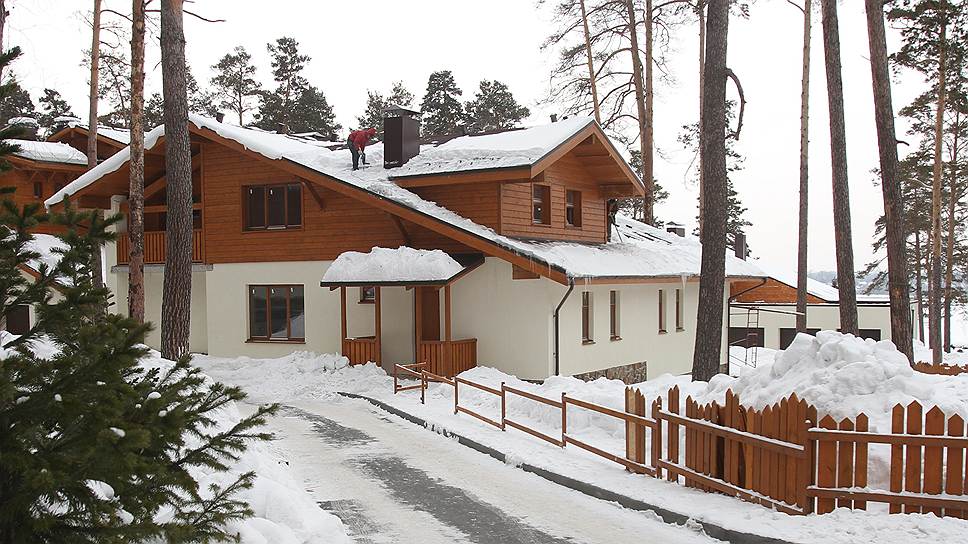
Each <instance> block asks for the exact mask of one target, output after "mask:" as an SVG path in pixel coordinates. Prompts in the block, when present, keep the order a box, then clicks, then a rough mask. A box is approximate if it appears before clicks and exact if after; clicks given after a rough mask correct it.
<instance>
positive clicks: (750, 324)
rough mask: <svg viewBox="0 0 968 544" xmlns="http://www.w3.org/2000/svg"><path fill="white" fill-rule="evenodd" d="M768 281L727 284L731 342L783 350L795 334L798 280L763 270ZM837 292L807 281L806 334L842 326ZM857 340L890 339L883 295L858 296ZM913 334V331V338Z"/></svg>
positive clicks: (887, 305)
mask: <svg viewBox="0 0 968 544" xmlns="http://www.w3.org/2000/svg"><path fill="white" fill-rule="evenodd" d="M766 273H767V275H768V276H769V277H768V278H764V279H762V280H749V281H737V282H733V283H732V284H731V286H730V299H729V301H730V305H729V309H730V312H729V314H730V318H729V335H728V336H729V344H730V345H731V346H744V347H767V348H772V349H785V348H786V347H787V346H789V345H790V343H791V342H792V341H793V338H794V337H795V336H796V317H797V313H796V309H797V308H796V303H797V279H796V276H795V275H793V276H789V275H786V274H782V273H777V272H775V271H771V270H769V269H767V270H766ZM839 300H840V293H839V292H838V291H837V288H836V287H832V286H830V285H827V284H825V283H821V282H819V281H817V280H814V279H811V278H808V279H807V332H808V333H810V334H816V332H817V331H820V330H838V329H839V328H840V305H839ZM857 320H858V324H859V328H860V336H862V337H864V338H872V339H874V340H890V339H891V306H890V299H889V298H888V296H887V295H863V294H860V293H858V294H857ZM916 335H917V331H915V336H916Z"/></svg>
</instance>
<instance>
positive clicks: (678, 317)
mask: <svg viewBox="0 0 968 544" xmlns="http://www.w3.org/2000/svg"><path fill="white" fill-rule="evenodd" d="M684 325H685V324H684V323H683V320H682V289H676V332H682V331H684V330H686V328H685V326H684Z"/></svg>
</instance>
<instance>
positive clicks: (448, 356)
mask: <svg viewBox="0 0 968 544" xmlns="http://www.w3.org/2000/svg"><path fill="white" fill-rule="evenodd" d="M444 341H445V343H444V368H445V369H446V370H445V372H446V373H447V374H448V375H450V376H453V375H454V374H455V373H454V369H453V368H451V360H452V359H453V353H452V351H453V347H454V346H453V344H451V343H450V284H447V285H446V286H445V287H444Z"/></svg>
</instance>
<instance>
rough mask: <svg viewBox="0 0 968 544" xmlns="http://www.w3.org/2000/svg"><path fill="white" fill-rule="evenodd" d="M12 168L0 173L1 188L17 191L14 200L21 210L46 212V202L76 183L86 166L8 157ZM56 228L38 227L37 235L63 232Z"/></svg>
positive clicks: (7, 159) (50, 226) (36, 229)
mask: <svg viewBox="0 0 968 544" xmlns="http://www.w3.org/2000/svg"><path fill="white" fill-rule="evenodd" d="M5 160H6V161H7V162H8V163H10V166H11V168H10V169H9V170H7V171H5V172H0V187H13V188H14V193H13V195H12V197H11V198H12V200H13V201H14V203H16V204H17V206H19V207H23V206H25V205H27V204H37V205H39V206H40V207H41V211H43V210H42V209H43V206H44V200H45V199H47V198H50V197H51V196H53V194H54V193H56V192H57V191H59V190H60V189H61V188H63V187H64V186H65V185H67V184H68V183H70V182H71V181H73V180H74V179H76V178H77V177H78V176H79V175H81V174H82V173H83V172H84V171H85V170H86V169H87V167H86V166H83V165H76V164H67V163H59V162H45V161H37V160H31V159H26V158H23V157H18V156H15V155H11V156H7V157H5ZM60 230H62V229H59V228H58V227H55V226H53V225H46V224H44V225H38V226H37V227H35V228H34V232H39V233H45V234H51V233H55V232H60Z"/></svg>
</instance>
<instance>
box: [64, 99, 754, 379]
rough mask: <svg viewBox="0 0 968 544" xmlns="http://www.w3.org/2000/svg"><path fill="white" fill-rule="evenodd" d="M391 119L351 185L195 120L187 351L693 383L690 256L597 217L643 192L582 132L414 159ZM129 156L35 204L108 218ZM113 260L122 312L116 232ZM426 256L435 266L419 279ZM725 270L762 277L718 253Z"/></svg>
mask: <svg viewBox="0 0 968 544" xmlns="http://www.w3.org/2000/svg"><path fill="white" fill-rule="evenodd" d="M395 115H396V116H397V117H399V118H400V120H398V121H394V122H389V123H388V125H387V126H388V135H387V138H386V141H387V142H388V143H387V144H386V146H384V145H382V144H377V145H373V146H370V147H368V148H367V157H368V159H369V161H370V163H371V164H370V165H369V166H368V167H366V168H364V169H362V170H359V171H352V170H351V168H350V159H349V153H348V151H347V150H338V151H330V150H329V149H327V148H325V147H323V146H322V145H321V144H320V143H319V142H315V141H313V140H309V139H303V138H299V137H295V136H290V135H284V134H276V133H269V132H263V131H259V130H253V129H247V128H241V127H237V126H233V125H228V124H224V123H219V122H216V121H214V120H211V119H208V118H203V117H199V116H194V115H193V116H191V120H190V131H191V138H192V145H191V148H192V166H193V187H194V190H193V202H194V204H193V206H194V210H195V235H194V245H193V259H194V261H195V262H196V265H195V267H194V272H193V282H192V324H191V331H192V332H191V346H192V349H193V350H194V351H199V352H206V353H210V354H213V355H219V356H237V355H249V356H252V357H259V358H267V357H276V356H281V355H284V354H286V353H289V352H291V351H294V350H301V349H305V350H312V351H316V352H342V353H343V354H344V355H347V356H348V357H350V359H351V360H352V361H353V362H354V363H360V362H365V361H374V362H378V363H381V364H383V365H385V366H387V367H389V366H391V365H392V364H393V363H403V362H406V363H409V362H414V361H422V362H428V363H429V364H431V365H432V367H433V368H435V369H438V370H439V371H440V372H442V373H445V374H452V373H455V372H458V371H460V370H461V369H463V368H466V367H468V366H473V365H475V364H480V365H487V366H494V367H497V368H499V369H501V370H504V371H507V372H511V373H514V374H516V375H518V376H521V377H522V378H533V379H540V378H545V377H547V376H550V375H555V374H562V375H581V376H594V375H609V376H614V377H621V378H625V379H628V380H641V379H645V377H646V376H647V375H648V376H653V375H657V374H659V373H663V372H676V373H681V372H686V371H688V370H689V368H690V366H691V363H690V361H691V354H692V346H693V342H694V329H695V327H694V324H695V319H696V316H695V312H696V306H697V296H698V282H697V278H698V271H699V262H700V247H699V244H698V242H696V241H695V240H694V239H690V238H685V237H682V236H679V235H677V234H676V233H670V232H666V231H663V230H661V229H656V228H653V227H649V226H646V225H642V224H640V223H637V222H634V221H631V220H629V219H626V218H623V217H621V216H618V217H616V216H615V214H614V213H610V212H613V210H614V199H616V198H621V197H627V196H632V195H636V194H640V193H641V191H642V185H641V182H640V180H639V179H638V177H637V176H636V175H635V173H634V172H633V171H632V169H631V168H630V167H629V165H628V164H627V163H626V161H625V160H624V159H623V158H622V157H621V155H620V154H619V153H618V152H617V150H616V148H615V146H614V145H613V144H612V142H611V141H610V140H609V138H608V137H607V136H606V135H605V134H604V133H603V132H602V130H601V128H600V127H599V126H598V125H597V124H596V123H595V122H594V120H592V119H588V118H572V119H568V120H563V121H560V122H556V123H552V124H549V125H544V126H538V127H533V128H529V129H522V130H512V131H506V132H501V133H496V134H487V135H468V136H462V137H458V138H454V139H451V140H449V141H447V142H446V143H443V144H441V145H439V146H436V147H434V146H426V145H424V146H419V147H418V146H417V144H416V142H414V141H412V138H413V137H414V136H415V132H414V131H411V130H409V129H408V128H407V127H412V122H413V120H412V119H409V116H410V115H411V114H410V112H405V111H404V112H397V113H396V114H395ZM397 127H399V128H397ZM395 130H399V131H400V133H399V134H396V133H393V131H395ZM146 149H147V154H146V159H145V165H146V166H145V169H146V173H145V180H146V187H145V197H146V206H145V212H146V225H147V226H148V228H147V231H148V232H147V233H146V240H145V244H146V262H147V263H148V264H147V266H146V292H147V300H146V306H147V315H148V316H149V319H151V320H153V321H156V322H158V321H160V308H161V292H162V289H161V287H162V278H163V274H164V270H163V263H164V257H165V254H164V252H165V244H164V240H165V233H164V229H165V214H166V211H165V191H166V178H165V172H164V134H163V127H159V128H157V129H155V130H153V131H151V132H150V133H149V134H148V135H147V136H146ZM127 159H128V152H127V150H126V149H125V150H122V151H121V152H119V153H118V154H116V155H114V156H112V157H110V158H108V159H106V160H105V161H104V162H102V163H101V164H100V165H98V166H97V167H96V168H94V169H93V170H91V171H90V172H87V173H86V174H84V175H83V176H81V177H80V178H78V179H77V180H76V181H75V182H73V183H71V184H70V185H68V186H67V187H65V188H64V190H63V191H61V192H59V193H58V194H56V195H54V196H53V197H52V198H51V199H49V200H48V204H49V205H57V204H58V203H59V202H60V201H61V200H62V198H63V197H64V196H65V195H68V194H70V195H73V197H74V198H81V199H85V202H87V203H96V204H97V205H100V206H101V207H103V208H105V209H113V210H119V211H122V212H124V211H125V209H126V204H125V195H126V193H127V187H128V172H127ZM399 164H402V166H397V165H399ZM384 166H388V168H384ZM389 166H397V167H394V168H389ZM122 230H123V229H122ZM109 253H110V255H109V259H108V261H109V265H110V267H111V274H110V280H109V284H110V285H111V287H112V289H113V290H114V292H115V293H116V300H117V301H118V304H119V305H120V307H123V304H124V303H123V301H124V300H125V298H126V296H127V278H126V272H127V268H126V262H127V253H128V246H127V239H126V236H125V234H124V233H123V232H122V233H121V235H120V237H119V240H118V242H117V244H116V246H115V247H113V248H111V250H110V252H109ZM427 255H431V256H433V258H432V259H430V260H431V261H434V262H436V263H438V264H439V263H440V262H445V263H446V266H445V267H443V268H433V267H427V266H423V265H421V263H423V262H424V259H426V258H427V257H426V256H427ZM408 256H409V257H408ZM444 257H445V258H446V259H444ZM348 260H349V261H354V260H355V262H357V263H358V264H359V263H363V264H362V265H359V266H355V267H354V266H348V267H347V266H346V265H345V263H346V262H347V261H348ZM334 262H336V263H341V262H342V263H344V264H340V265H339V266H335V265H334ZM727 272H728V274H729V276H730V280H729V281H732V280H736V279H749V278H758V277H760V276H761V275H762V274H761V272H760V271H759V270H758V269H757V268H756V267H755V266H753V265H751V264H749V263H746V262H745V261H742V260H740V259H736V258H733V257H729V259H728V271H727ZM723 303H724V305H725V304H726V299H725V297H724V300H723ZM158 340H159V337H158V334H157V333H155V334H154V335H153V336H152V337H151V338H150V339H149V341H150V343H152V344H153V345H157V344H158Z"/></svg>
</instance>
